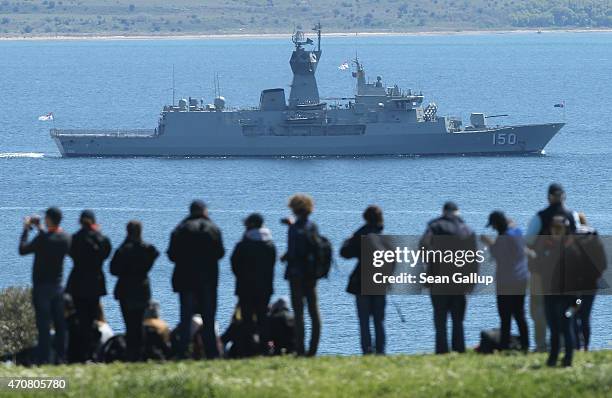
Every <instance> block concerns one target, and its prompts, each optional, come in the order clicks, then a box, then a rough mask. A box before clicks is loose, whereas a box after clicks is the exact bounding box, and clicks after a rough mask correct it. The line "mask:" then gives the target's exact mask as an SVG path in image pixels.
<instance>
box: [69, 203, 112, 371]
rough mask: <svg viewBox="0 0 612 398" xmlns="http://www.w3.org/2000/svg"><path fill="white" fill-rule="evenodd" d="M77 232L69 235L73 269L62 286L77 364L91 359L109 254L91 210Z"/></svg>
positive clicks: (94, 348)
mask: <svg viewBox="0 0 612 398" xmlns="http://www.w3.org/2000/svg"><path fill="white" fill-rule="evenodd" d="M79 222H80V224H81V229H79V231H77V232H76V233H75V234H74V235H72V245H71V247H70V257H72V262H73V267H72V271H71V272H70V276H69V277H68V283H67V284H66V292H67V293H69V294H70V296H72V300H73V302H74V308H75V311H76V317H77V320H78V323H79V327H78V336H77V339H76V340H77V341H78V346H79V349H78V353H79V354H80V358H79V361H80V362H86V361H88V360H91V359H94V358H93V357H94V353H95V350H96V343H97V341H98V339H97V338H96V333H95V330H96V329H95V327H94V321H95V319H96V314H97V313H98V311H99V306H100V297H102V296H105V295H106V281H105V279H104V272H103V265H104V260H106V259H107V258H108V256H109V255H110V253H111V249H112V247H111V242H110V239H108V237H106V236H105V235H104V234H102V232H100V226H99V225H98V224H97V223H96V216H95V214H94V212H93V211H92V210H84V211H83V212H82V213H81V217H80V218H79Z"/></svg>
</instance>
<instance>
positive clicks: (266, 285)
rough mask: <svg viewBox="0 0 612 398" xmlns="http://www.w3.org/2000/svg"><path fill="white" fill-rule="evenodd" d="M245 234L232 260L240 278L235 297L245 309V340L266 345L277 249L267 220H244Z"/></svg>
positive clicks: (254, 216) (259, 217) (255, 216)
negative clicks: (266, 325) (265, 336)
mask: <svg viewBox="0 0 612 398" xmlns="http://www.w3.org/2000/svg"><path fill="white" fill-rule="evenodd" d="M244 226H245V232H244V235H243V236H242V240H241V241H240V242H238V243H237V244H236V246H235V248H234V251H233V253H232V257H231V264H232V271H233V273H234V275H235V276H236V289H235V294H236V296H238V305H239V307H240V309H241V315H242V322H243V327H242V331H243V332H244V334H245V335H244V338H245V339H248V340H253V339H254V337H255V336H257V337H258V339H257V340H258V341H263V336H262V334H263V333H264V331H265V323H266V314H267V312H268V302H269V301H270V297H271V296H272V293H273V292H274V288H273V283H274V265H275V264H276V247H275V246H274V242H273V241H272V234H271V233H270V230H269V229H268V228H266V227H265V226H264V219H263V216H262V215H261V214H259V213H253V214H251V215H249V216H248V217H247V218H246V219H245V220H244Z"/></svg>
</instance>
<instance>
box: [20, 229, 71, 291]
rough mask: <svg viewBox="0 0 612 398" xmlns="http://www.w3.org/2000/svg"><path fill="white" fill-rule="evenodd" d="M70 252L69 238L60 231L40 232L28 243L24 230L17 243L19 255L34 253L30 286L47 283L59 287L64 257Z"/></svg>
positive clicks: (26, 232) (26, 233)
mask: <svg viewBox="0 0 612 398" xmlns="http://www.w3.org/2000/svg"><path fill="white" fill-rule="evenodd" d="M69 250H70V236H69V235H68V234H66V233H64V232H62V231H61V230H59V231H56V232H46V231H41V232H39V234H38V235H37V236H36V237H35V238H34V239H32V241H31V242H28V231H27V230H24V231H23V234H22V235H21V240H20V242H19V254H20V255H22V256H25V255H26V254H30V253H34V266H33V267H32V284H34V285H36V284H39V283H49V284H57V285H61V283H62V275H63V270H64V257H66V254H68V251H69Z"/></svg>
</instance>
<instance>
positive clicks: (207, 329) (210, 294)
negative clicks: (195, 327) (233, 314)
mask: <svg viewBox="0 0 612 398" xmlns="http://www.w3.org/2000/svg"><path fill="white" fill-rule="evenodd" d="M179 300H180V306H181V324H180V328H181V333H180V342H179V347H178V355H179V357H185V356H187V351H188V348H189V343H190V340H191V319H192V318H193V315H194V314H200V316H202V322H203V323H204V324H203V326H202V341H203V342H204V353H205V356H206V358H218V357H219V348H218V347H217V336H216V334H215V315H216V313H217V285H216V284H214V285H212V284H210V285H209V286H203V287H202V289H201V290H199V291H186V292H180V293H179Z"/></svg>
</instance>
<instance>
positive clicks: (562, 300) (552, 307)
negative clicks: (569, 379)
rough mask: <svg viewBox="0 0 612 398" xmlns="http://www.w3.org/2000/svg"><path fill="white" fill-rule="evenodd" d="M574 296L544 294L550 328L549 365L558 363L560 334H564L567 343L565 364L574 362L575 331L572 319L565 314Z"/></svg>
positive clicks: (568, 364) (564, 340)
mask: <svg viewBox="0 0 612 398" xmlns="http://www.w3.org/2000/svg"><path fill="white" fill-rule="evenodd" d="M574 300H575V297H573V296H560V295H551V296H544V307H545V310H546V322H547V323H548V328H549V330H550V352H549V356H548V362H547V363H548V365H549V366H554V365H556V364H557V359H558V357H559V345H560V344H559V340H560V339H559V336H560V335H561V334H562V335H563V342H564V344H565V357H564V358H563V365H564V366H570V365H571V364H572V356H573V353H574V333H573V332H574V331H573V328H572V319H571V318H568V317H567V316H565V312H566V311H567V309H568V308H569V307H570V305H572V303H573V302H574Z"/></svg>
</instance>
